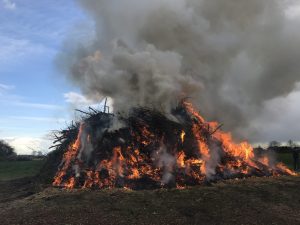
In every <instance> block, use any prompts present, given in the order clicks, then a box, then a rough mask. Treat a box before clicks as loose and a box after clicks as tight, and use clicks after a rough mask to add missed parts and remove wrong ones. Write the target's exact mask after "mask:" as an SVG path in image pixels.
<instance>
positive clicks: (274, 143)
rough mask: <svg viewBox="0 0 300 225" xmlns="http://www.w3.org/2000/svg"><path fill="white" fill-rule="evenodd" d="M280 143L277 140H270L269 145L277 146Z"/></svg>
mask: <svg viewBox="0 0 300 225" xmlns="http://www.w3.org/2000/svg"><path fill="white" fill-rule="evenodd" d="M280 145H281V144H280V142H278V141H271V142H270V144H269V147H279V146H280Z"/></svg>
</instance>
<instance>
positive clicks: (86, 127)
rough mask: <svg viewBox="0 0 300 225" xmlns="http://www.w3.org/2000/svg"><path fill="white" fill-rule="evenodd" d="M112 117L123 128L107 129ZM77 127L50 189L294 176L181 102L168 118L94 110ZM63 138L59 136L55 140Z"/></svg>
mask: <svg viewBox="0 0 300 225" xmlns="http://www.w3.org/2000/svg"><path fill="white" fill-rule="evenodd" d="M169 117H170V118H172V119H170V118H169ZM116 118H117V119H118V120H119V121H121V122H122V123H123V124H124V126H123V127H122V128H119V129H117V130H111V127H112V125H113V121H114V120H115V119H116ZM75 127H76V126H75ZM77 127H78V129H77V128H76V129H77V132H76V133H77V134H76V135H77V138H76V135H75V138H74V140H72V141H71V144H70V145H69V146H68V147H67V148H66V149H65V153H64V155H63V159H62V162H61V164H60V166H59V169H58V171H57V173H56V176H55V178H54V182H53V185H54V186H58V187H64V188H74V187H78V188H112V187H124V188H130V189H152V188H159V187H177V188H184V187H185V186H187V185H196V184H201V183H204V182H207V181H216V180H220V179H230V178H244V177H249V176H273V175H293V174H294V173H293V172H292V171H291V170H289V169H288V168H287V167H285V166H284V165H282V164H278V165H271V164H270V163H269V162H270V161H269V160H268V158H267V157H266V156H263V157H261V158H259V157H257V156H255V154H254V151H253V148H252V146H251V145H250V144H249V143H247V142H242V143H235V142H234V141H233V140H232V137H231V134H230V133H225V132H223V131H221V130H220V127H221V126H220V125H219V124H218V123H217V122H206V121H205V120H204V118H203V117H202V116H201V115H200V114H199V113H198V111H197V110H196V109H195V108H194V107H193V106H192V104H191V103H189V102H185V101H183V102H182V103H181V104H180V105H179V106H178V107H177V108H176V109H174V110H173V112H172V117H171V116H167V115H164V114H162V113H160V112H158V111H156V110H152V109H149V108H134V109H132V110H131V111H130V114H129V116H127V117H124V116H122V115H121V114H118V115H113V114H110V113H105V112H98V111H95V110H93V112H92V113H91V114H89V116H88V117H87V118H84V119H83V121H82V122H81V123H80V124H78V126H77ZM68 137H69V136H68ZM66 138H67V135H66V132H62V133H61V136H59V137H58V136H57V142H58V141H59V142H61V143H63V142H64V141H65V139H66ZM68 141H69V142H70V140H68Z"/></svg>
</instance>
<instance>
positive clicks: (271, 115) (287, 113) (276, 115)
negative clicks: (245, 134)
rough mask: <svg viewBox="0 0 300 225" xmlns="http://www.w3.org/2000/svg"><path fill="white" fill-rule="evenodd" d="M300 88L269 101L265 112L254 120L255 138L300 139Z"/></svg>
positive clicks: (282, 140) (260, 140)
mask: <svg viewBox="0 0 300 225" xmlns="http://www.w3.org/2000/svg"><path fill="white" fill-rule="evenodd" d="M299 105H300V88H299V84H298V85H297V86H296V88H295V90H294V91H293V92H292V93H290V94H288V95H287V96H284V97H278V98H275V99H272V100H270V101H267V102H266V103H265V105H264V109H263V113H262V114H260V115H258V117H257V118H256V119H254V120H253V121H252V123H251V124H252V126H251V127H252V128H253V130H254V131H255V132H254V140H256V141H257V142H266V141H268V142H270V141H272V140H277V141H281V142H286V141H288V140H289V139H292V140H294V141H299V140H300V126H299V115H300V107H299Z"/></svg>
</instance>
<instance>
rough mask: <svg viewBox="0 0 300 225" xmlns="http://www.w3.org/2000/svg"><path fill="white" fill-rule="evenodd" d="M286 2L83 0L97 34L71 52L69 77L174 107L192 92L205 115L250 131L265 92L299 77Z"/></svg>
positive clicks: (119, 104) (115, 94) (129, 100)
mask: <svg viewBox="0 0 300 225" xmlns="http://www.w3.org/2000/svg"><path fill="white" fill-rule="evenodd" d="M281 2H282V1H279V0H251V1H250V0H239V1H237V0H151V1H149V0H122V1H120V0H109V1H108V0H82V1H80V3H81V5H82V6H83V8H84V9H85V10H86V12H88V13H89V14H90V15H91V16H92V18H93V20H94V24H95V32H94V33H95V38H94V40H93V41H92V42H90V40H89V41H87V43H83V46H84V47H81V48H80V49H78V51H76V53H77V54H69V55H67V54H66V55H64V56H63V57H65V58H67V59H68V62H69V63H68V66H67V67H68V68H69V77H70V78H71V79H72V80H73V81H75V82H76V84H77V85H79V86H80V87H81V89H82V91H83V92H84V93H85V94H86V95H87V96H89V97H90V98H95V97H97V96H98V97H99V96H109V97H112V98H113V99H114V110H120V111H126V110H127V109H128V108H130V107H132V106H136V105H141V106H145V105H146V106H152V107H155V108H157V109H159V110H164V111H166V112H168V111H169V110H170V109H171V108H172V107H174V105H175V104H176V103H177V102H178V100H179V99H180V98H182V97H186V96H189V97H192V101H193V102H194V103H196V104H197V105H198V107H199V109H200V110H201V112H202V113H203V114H204V115H205V117H207V118H209V119H210V120H219V121H221V122H224V123H225V125H226V128H228V129H233V130H234V131H235V133H239V134H240V135H243V134H245V133H243V131H244V130H245V128H247V126H248V124H249V122H250V121H251V120H252V119H253V118H254V117H255V116H257V115H258V114H259V112H260V109H261V107H262V105H263V104H264V103H265V102H266V101H267V100H270V99H273V98H275V97H278V96H283V95H286V94H288V93H290V92H291V91H292V90H293V88H294V86H295V83H296V82H297V81H299V80H300V75H299V69H300V64H299V62H298V61H299V59H300V31H299V30H298V29H296V27H297V26H296V25H295V24H294V23H296V22H295V21H292V20H290V19H288V18H287V17H286V15H285V7H286V5H283V4H282V3H281ZM64 62H65V61H64ZM247 135H248V134H247Z"/></svg>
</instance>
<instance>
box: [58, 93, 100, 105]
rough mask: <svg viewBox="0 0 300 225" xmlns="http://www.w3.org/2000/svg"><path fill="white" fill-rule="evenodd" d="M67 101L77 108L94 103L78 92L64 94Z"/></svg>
mask: <svg viewBox="0 0 300 225" xmlns="http://www.w3.org/2000/svg"><path fill="white" fill-rule="evenodd" d="M64 98H65V101H66V102H67V103H70V104H72V105H75V106H87V105H91V104H93V103H94V102H93V101H91V100H89V99H87V98H86V97H85V96H83V95H81V94H78V93H76V92H68V93H65V94H64Z"/></svg>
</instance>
